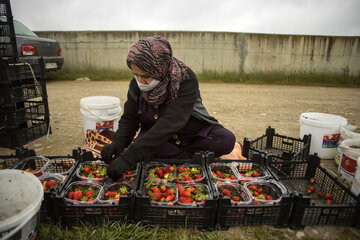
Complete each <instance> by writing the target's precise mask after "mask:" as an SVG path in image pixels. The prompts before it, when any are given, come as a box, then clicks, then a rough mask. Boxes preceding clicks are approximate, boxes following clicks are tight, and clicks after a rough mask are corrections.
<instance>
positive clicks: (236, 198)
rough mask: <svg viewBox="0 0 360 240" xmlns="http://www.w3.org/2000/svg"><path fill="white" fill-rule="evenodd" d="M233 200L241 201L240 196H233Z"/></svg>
mask: <svg viewBox="0 0 360 240" xmlns="http://www.w3.org/2000/svg"><path fill="white" fill-rule="evenodd" d="M232 200H233V201H235V202H238V201H240V198H239V197H238V196H233V197H232Z"/></svg>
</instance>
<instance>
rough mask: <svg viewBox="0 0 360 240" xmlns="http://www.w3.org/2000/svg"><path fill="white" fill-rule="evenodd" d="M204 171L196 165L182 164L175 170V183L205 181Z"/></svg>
mask: <svg viewBox="0 0 360 240" xmlns="http://www.w3.org/2000/svg"><path fill="white" fill-rule="evenodd" d="M204 172H205V171H204V169H203V168H202V167H201V166H200V165H198V164H183V165H179V166H178V167H177V168H176V182H178V183H183V184H186V183H201V182H202V181H203V180H204V179H205V174H204Z"/></svg>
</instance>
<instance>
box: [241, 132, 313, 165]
mask: <svg viewBox="0 0 360 240" xmlns="http://www.w3.org/2000/svg"><path fill="white" fill-rule="evenodd" d="M310 143H311V135H304V137H303V138H302V139H300V138H293V137H287V136H283V135H280V134H277V133H275V129H274V128H271V127H268V128H267V129H266V132H265V135H263V136H261V137H258V138H256V139H255V140H253V141H249V140H248V139H247V138H244V143H243V156H244V157H246V158H251V156H252V154H254V153H264V154H266V155H267V156H268V157H272V158H274V159H279V160H297V159H298V160H301V159H305V158H307V156H308V155H309V150H310Z"/></svg>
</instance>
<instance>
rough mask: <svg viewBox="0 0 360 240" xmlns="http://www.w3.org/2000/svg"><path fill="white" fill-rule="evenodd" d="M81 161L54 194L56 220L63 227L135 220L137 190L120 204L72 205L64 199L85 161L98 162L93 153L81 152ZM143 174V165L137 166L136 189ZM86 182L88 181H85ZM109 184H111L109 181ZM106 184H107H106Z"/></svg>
mask: <svg viewBox="0 0 360 240" xmlns="http://www.w3.org/2000/svg"><path fill="white" fill-rule="evenodd" d="M81 151H82V153H81V154H80V161H79V162H78V163H77V164H76V166H75V167H74V168H73V170H72V171H71V173H70V174H69V176H68V177H67V179H66V180H65V183H64V184H63V185H62V187H61V188H59V189H57V191H53V192H52V196H51V198H52V201H53V205H54V208H55V215H56V219H58V220H60V221H61V224H62V225H66V226H69V227H72V226H80V225H82V224H84V223H87V224H91V225H102V224H103V223H104V222H109V221H124V220H128V221H132V220H134V219H135V217H134V214H135V189H134V190H131V191H129V193H128V194H127V195H126V196H121V197H120V199H119V202H118V203H115V202H113V203H111V204H109V203H94V204H71V203H69V202H67V201H65V199H64V194H65V191H66V189H67V187H68V186H69V185H70V184H71V183H73V182H76V181H79V180H80V179H78V177H77V176H76V171H77V169H78V168H79V167H80V166H81V163H83V162H85V161H96V160H98V159H94V158H93V155H92V153H91V152H88V151H84V150H81ZM140 174H141V165H140V164H138V165H137V182H136V183H135V184H134V185H133V187H134V188H135V187H136V185H137V183H138V181H139V178H140ZM84 182H86V181H84ZM108 183H111V181H109V182H108ZM105 184H106V183H105Z"/></svg>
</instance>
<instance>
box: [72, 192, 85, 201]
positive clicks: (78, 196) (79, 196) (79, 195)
mask: <svg viewBox="0 0 360 240" xmlns="http://www.w3.org/2000/svg"><path fill="white" fill-rule="evenodd" d="M82 196H83V194H82V192H80V191H76V192H74V198H73V199H74V200H80V199H81V198H82Z"/></svg>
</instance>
